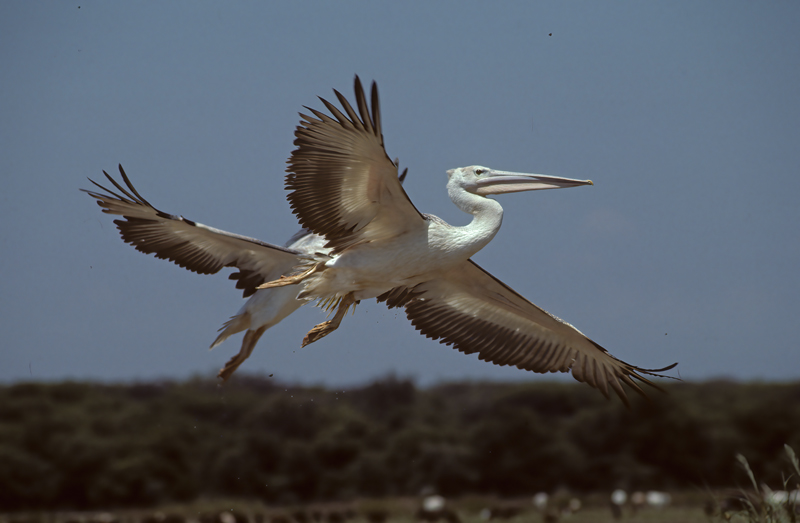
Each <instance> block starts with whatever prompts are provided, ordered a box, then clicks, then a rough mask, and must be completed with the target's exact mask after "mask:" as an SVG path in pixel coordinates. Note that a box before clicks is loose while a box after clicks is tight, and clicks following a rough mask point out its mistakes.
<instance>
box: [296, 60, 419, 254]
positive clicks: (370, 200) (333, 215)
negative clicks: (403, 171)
mask: <svg viewBox="0 0 800 523" xmlns="http://www.w3.org/2000/svg"><path fill="white" fill-rule="evenodd" d="M334 93H336V97H337V98H338V99H339V102H340V103H341V104H342V108H343V109H344V111H345V113H347V114H346V115H345V114H343V113H342V112H341V111H340V110H339V109H337V108H336V106H334V105H333V104H332V103H330V102H328V101H327V100H324V99H322V98H320V100H322V103H323V104H325V107H327V108H328V110H329V111H330V112H331V114H332V115H333V118H332V117H330V116H328V115H326V114H324V113H322V112H320V111H317V110H314V109H311V108H308V107H307V109H308V110H309V111H311V112H312V113H313V114H314V116H316V118H312V117H310V116H306V115H304V114H302V113H301V114H300V116H301V117H302V118H303V120H301V122H300V125H299V126H298V127H297V130H296V131H295V137H296V139H295V141H294V144H295V145H296V146H297V149H295V150H294V151H293V152H292V155H291V157H290V158H289V162H288V163H289V167H288V168H287V172H288V173H289V174H287V175H286V189H287V190H289V191H291V192H290V193H289V195H288V196H287V198H288V200H289V203H290V204H291V207H292V209H293V211H294V213H295V214H296V215H297V218H298V220H299V221H300V223H301V224H302V225H303V227H307V228H309V229H311V230H312V231H314V232H315V233H317V234H320V235H322V236H325V238H326V240H328V243H327V246H328V247H330V248H332V249H333V251H334V252H338V251H341V250H343V249H345V248H347V247H349V246H351V245H355V244H358V243H361V242H366V241H375V240H381V239H384V238H391V237H395V236H397V235H400V234H402V233H403V232H406V231H409V230H411V229H413V228H415V227H424V226H425V218H424V217H423V216H422V214H420V212H419V211H418V210H417V209H416V208H415V207H414V205H413V204H412V203H411V200H409V198H408V196H407V195H406V193H405V191H404V190H403V187H402V186H401V183H400V181H399V180H398V176H397V166H396V165H395V163H393V162H392V161H391V160H390V159H389V157H388V156H387V155H386V151H385V149H384V146H383V134H382V132H381V116H380V104H379V102H378V87H377V86H376V85H375V83H373V84H372V114H370V111H369V109H368V107H367V100H366V94H365V93H364V89H363V87H362V86H361V80H359V78H358V76H356V79H355V93H356V105H357V107H358V112H356V111H355V110H354V109H353V107H352V106H351V105H350V104H349V103H348V102H347V100H346V99H345V97H344V96H342V95H341V94H340V93H339V92H338V91H334Z"/></svg>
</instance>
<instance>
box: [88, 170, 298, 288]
mask: <svg viewBox="0 0 800 523" xmlns="http://www.w3.org/2000/svg"><path fill="white" fill-rule="evenodd" d="M119 172H120V175H121V176H122V180H123V181H124V182H125V186H126V187H123V186H122V185H121V184H120V183H119V182H117V181H116V180H114V179H113V178H112V177H111V176H109V175H108V173H106V172H105V171H103V174H105V176H106V178H107V179H108V181H109V182H111V183H112V184H113V185H114V187H115V188H116V189H117V191H119V192H120V193H121V194H117V193H116V192H114V191H112V190H110V189H108V188H106V187H103V186H102V185H100V184H99V183H97V182H95V181H93V180H89V181H91V182H92V183H93V184H95V185H96V186H97V187H99V188H100V189H101V190H102V191H105V192H97V191H88V190H86V189H82V190H83V191H84V192H86V193H88V194H89V195H90V196H92V197H93V198H96V199H97V203H98V205H100V207H102V208H103V212H104V213H107V214H116V215H120V216H122V217H123V218H124V219H123V220H114V223H115V224H116V225H117V229H119V232H120V236H122V240H123V241H125V242H126V243H129V244H131V245H132V246H133V247H134V248H136V250H138V251H141V252H143V253H146V254H155V256H156V258H161V259H164V260H169V261H171V262H174V263H175V264H177V265H179V266H181V267H183V268H185V269H188V270H190V271H193V272H196V273H199V274H215V273H217V272H219V271H220V269H222V268H223V267H236V268H237V269H239V271H238V272H234V273H233V274H231V275H230V276H229V278H230V279H232V280H237V281H236V288H238V289H242V290H243V291H244V296H245V297H247V296H250V295H251V294H253V293H254V292H255V291H256V287H258V286H259V285H261V284H262V283H265V282H268V281H271V280H275V279H278V278H280V276H281V275H283V274H286V273H288V272H289V271H291V269H292V268H293V267H294V266H295V265H297V264H298V263H299V262H300V255H301V253H299V252H296V251H293V250H291V249H286V248H284V247H278V246H277V245H271V244H269V243H265V242H262V241H260V240H256V239H255V238H248V237H247V236H240V235H238V234H233V233H229V232H225V231H221V230H219V229H214V228H213V227H208V226H206V225H203V224H202V223H197V222H193V221H191V220H187V219H186V218H184V217H183V216H176V215H173V214H167V213H165V212H162V211H159V210H158V209H156V208H155V207H153V206H152V205H150V203H149V202H148V201H147V200H145V199H144V198H142V196H141V195H139V193H138V192H137V191H136V189H135V188H134V187H133V184H132V183H131V181H130V180H129V179H128V176H127V175H126V174H125V171H124V170H123V169H122V166H121V165H120V166H119Z"/></svg>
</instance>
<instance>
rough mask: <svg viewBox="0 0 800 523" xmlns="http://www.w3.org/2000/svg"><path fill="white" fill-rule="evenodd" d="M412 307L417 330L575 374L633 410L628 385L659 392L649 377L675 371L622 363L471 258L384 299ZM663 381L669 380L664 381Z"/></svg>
mask: <svg viewBox="0 0 800 523" xmlns="http://www.w3.org/2000/svg"><path fill="white" fill-rule="evenodd" d="M378 301H385V302H386V304H387V305H388V306H389V307H390V308H391V307H400V306H404V307H405V309H406V315H407V316H408V319H409V320H411V323H412V325H414V327H416V328H417V330H419V331H420V332H421V333H422V334H424V335H425V336H427V337H428V338H432V339H434V340H437V339H438V340H440V343H444V344H446V345H453V346H454V347H455V348H456V349H458V350H459V351H461V352H464V353H466V354H472V353H474V352H477V353H478V356H479V358H480V359H482V360H485V361H490V362H492V363H495V364H497V365H515V366H517V367H518V368H520V369H525V370H531V371H534V372H540V373H545V372H568V371H572V376H573V377H574V378H575V379H576V380H578V381H581V382H584V383H587V384H589V385H591V386H592V387H595V388H596V389H598V390H600V392H602V393H603V395H604V396H606V397H608V396H609V394H608V388H609V387H611V388H612V389H613V390H614V392H616V393H617V395H618V396H619V397H620V399H622V401H623V402H624V403H625V404H626V405H628V399H627V396H626V394H625V390H624V389H623V388H622V386H621V382H622V383H625V384H627V385H629V386H630V387H631V388H633V389H634V390H635V391H636V392H638V393H640V394H642V395H644V391H642V389H641V388H640V387H639V386H638V385H637V384H636V382H634V381H633V378H635V379H637V380H639V381H641V382H642V383H646V384H647V385H650V386H652V387H655V388H659V387H658V386H657V385H655V384H654V383H653V382H651V381H650V380H648V379H647V378H645V377H644V376H642V374H650V375H654V376H659V375H658V374H654V373H655V372H661V371H665V370H668V369H671V368H672V367H674V366H675V365H677V364H674V365H671V366H669V367H665V368H663V369H641V368H639V367H635V366H633V365H630V364H629V363H625V362H624V361H621V360H619V359H617V358H615V357H614V356H612V355H611V354H609V352H608V351H607V350H606V349H604V348H603V347H601V346H600V345H598V344H597V343H595V342H593V341H592V340H590V339H589V338H587V337H586V336H585V335H583V334H582V333H581V332H580V331H579V330H578V329H576V328H575V327H573V326H572V325H570V324H569V323H566V322H564V321H562V320H560V319H558V318H556V317H555V316H553V315H552V314H550V313H548V312H546V311H545V310H543V309H541V308H539V307H537V306H536V305H534V304H533V303H531V302H529V301H528V300H526V299H525V298H523V297H522V296H520V295H519V294H517V293H516V292H515V291H514V290H513V289H511V288H510V287H508V286H507V285H506V284H504V283H503V282H501V281H500V280H498V279H497V278H495V277H494V276H492V275H491V274H489V273H488V272H486V271H485V270H483V269H482V268H480V267H479V266H478V265H477V264H476V263H475V262H473V261H472V260H467V261H466V262H464V263H462V264H461V265H459V266H457V267H455V268H454V269H452V270H449V271H447V272H446V273H445V274H443V276H442V277H441V278H436V279H433V280H429V281H426V282H423V283H420V284H418V285H416V286H414V287H413V288H405V287H398V288H395V289H392V290H391V291H389V292H387V293H385V294H383V295H381V296H379V297H378ZM659 377H662V376H659Z"/></svg>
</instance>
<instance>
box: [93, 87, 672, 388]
mask: <svg viewBox="0 0 800 523" xmlns="http://www.w3.org/2000/svg"><path fill="white" fill-rule="evenodd" d="M334 93H335V94H336V97H337V98H338V99H339V102H340V103H341V105H342V108H343V110H344V113H343V112H342V111H340V110H339V109H338V108H337V107H336V106H335V105H333V104H332V103H330V102H328V101H326V100H324V99H320V100H321V101H322V103H323V104H324V105H325V107H327V109H328V110H329V111H330V113H331V114H332V115H333V117H331V116H329V115H327V114H325V113H322V112H320V111H317V110H314V109H311V108H307V109H308V110H309V111H311V112H312V113H313V115H314V116H315V117H316V118H313V117H310V116H307V115H304V114H302V113H301V115H300V116H301V117H302V120H301V122H300V125H299V126H298V127H297V129H296V131H295V137H296V140H295V142H294V144H295V145H296V146H297V148H296V149H295V150H294V151H293V152H292V155H291V157H290V158H289V161H288V163H289V167H288V168H287V172H288V174H287V176H286V188H287V189H288V190H289V191H291V192H290V193H289V195H288V199H289V202H290V204H291V207H292V209H293V212H294V214H295V215H296V216H297V218H298V220H299V221H300V224H301V225H302V226H303V227H304V228H305V229H308V230H309V231H311V232H313V233H314V234H316V235H318V236H320V237H324V241H325V244H324V247H325V249H320V248H318V245H319V244H316V245H315V246H314V247H313V248H311V249H305V250H304V251H303V252H299V250H291V249H282V248H280V247H276V246H273V245H269V244H265V243H263V242H260V241H258V240H254V239H251V238H245V237H242V236H238V235H233V234H230V233H224V232H222V231H218V230H216V229H212V228H210V227H206V226H202V225H200V224H196V223H194V222H190V221H188V220H185V219H183V218H180V217H175V216H171V215H166V214H164V213H161V212H160V211H157V210H155V209H154V208H153V207H152V206H150V205H149V204H148V203H147V202H146V201H145V200H144V199H143V198H141V196H139V195H138V193H136V192H135V190H134V189H133V187H132V186H131V185H130V183H129V182H128V181H127V179H126V177H125V175H124V173H123V178H125V179H126V183H127V185H128V187H129V189H131V191H132V192H133V193H134V194H133V195H131V194H129V193H128V192H126V191H125V190H124V189H123V188H122V187H121V186H120V185H119V184H117V183H116V182H114V181H113V180H111V178H110V177H109V179H110V180H111V181H112V183H114V185H115V186H116V187H117V189H119V190H120V191H122V192H123V193H124V194H125V196H127V198H128V199H129V200H126V198H123V197H121V196H118V195H113V197H112V196H108V195H103V194H99V193H95V192H89V191H87V192H89V194H91V195H92V196H94V197H95V198H98V200H100V201H99V202H98V203H100V205H101V206H103V207H104V209H105V212H108V213H112V214H122V215H123V216H125V217H126V218H127V222H122V221H119V220H118V221H116V223H117V225H118V227H119V228H120V231H121V233H122V236H123V239H124V240H125V241H127V242H129V243H131V244H133V245H134V246H135V247H136V248H137V249H139V250H141V251H143V252H153V253H155V254H156V256H158V257H161V258H168V259H171V260H173V261H175V262H176V263H178V264H179V265H182V266H185V267H187V268H190V269H192V270H195V271H196V272H201V273H210V272H217V271H218V270H219V269H220V268H222V267H223V266H235V267H237V268H238V269H239V272H238V273H234V274H232V275H231V278H233V279H238V280H239V282H238V284H237V287H240V288H244V289H245V293H246V294H245V295H247V292H248V291H249V292H253V291H255V290H277V291H283V290H286V292H287V293H289V294H287V295H286V296H288V297H290V298H287V299H285V300H282V303H286V302H288V303H289V304H290V305H285V307H287V308H290V310H288V312H286V313H285V314H283V315H282V316H280V315H276V317H277V316H280V318H283V317H285V316H286V315H288V314H289V313H291V312H292V311H294V310H295V309H296V308H297V307H298V306H299V305H297V304H296V303H295V302H296V301H298V300H299V301H302V302H306V301H313V300H316V301H317V302H318V304H319V305H322V306H324V307H327V308H328V309H333V308H336V313H335V314H334V316H333V318H332V319H331V320H329V321H326V322H323V323H321V324H319V325H317V326H316V327H314V328H313V329H312V330H311V331H310V332H309V333H308V335H307V336H306V337H305V339H304V340H303V345H304V346H305V345H307V344H309V343H312V342H314V341H316V340H318V339H320V338H322V337H324V336H326V335H328V334H329V333H331V332H332V331H334V330H335V329H337V328H338V327H339V324H340V323H341V321H342V318H343V317H344V316H345V314H346V313H347V311H348V309H349V308H350V307H351V306H354V305H355V304H357V303H358V302H359V301H360V300H362V299H367V298H377V300H378V301H379V302H386V304H387V305H388V306H389V307H390V308H392V307H404V308H405V311H406V315H407V316H408V318H409V319H410V320H411V323H412V325H414V326H415V327H416V328H417V329H418V330H419V331H420V332H421V333H422V334H424V335H425V336H427V337H429V338H432V339H435V340H436V339H438V340H440V343H445V344H447V345H453V346H454V347H455V348H456V349H458V350H460V351H462V352H464V353H467V354H471V353H478V356H479V358H480V359H482V360H485V361H490V362H492V363H495V364H498V365H515V366H517V367H518V368H520V369H526V370H531V371H534V372H540V373H545V372H568V371H572V375H573V377H574V378H575V379H576V380H578V381H581V382H585V383H588V384H589V385H591V386H593V387H595V388H597V389H598V390H600V392H602V393H603V395H604V396H606V397H609V388H611V389H612V390H614V392H616V394H617V395H618V396H619V397H620V398H621V399H622V401H623V402H624V403H625V404H628V400H627V396H626V393H625V390H624V389H623V387H622V385H621V383H625V384H627V385H628V386H630V387H631V388H633V389H634V390H635V391H637V392H638V393H640V394H642V395H644V391H643V390H642V389H641V388H640V387H639V385H637V383H636V382H634V381H633V379H634V378H635V379H637V380H639V381H641V382H643V383H646V384H648V385H651V386H653V387H656V388H658V387H657V385H655V384H654V383H653V382H651V381H650V380H648V379H647V378H645V377H644V376H643V374H650V375H655V376H660V375H658V374H654V373H656V372H662V371H664V370H668V369H670V368H672V367H674V366H675V364H673V365H671V366H669V367H665V368H663V369H642V368H639V367H635V366H633V365H630V364H628V363H625V362H623V361H621V360H619V359H617V358H615V357H614V356H612V355H611V354H609V353H608V351H606V350H605V349H604V348H603V347H601V346H600V345H598V344H597V343H595V342H594V341H592V340H590V339H589V338H587V337H586V336H585V335H583V334H582V333H581V332H580V331H578V330H577V329H575V328H574V327H573V326H572V325H570V324H568V323H566V322H564V321H562V320H560V319H559V318H556V317H555V316H553V315H551V314H549V313H547V312H546V311H544V310H543V309H541V308H539V307H537V306H536V305H534V304H533V303H531V302H529V301H528V300H526V299H525V298H523V297H522V296H520V295H519V294H517V293H516V292H514V291H513V290H512V289H511V288H510V287H508V286H507V285H505V284H504V283H502V282H500V281H499V280H497V279H496V278H495V277H493V276H492V275H490V274H489V273H487V272H486V271H484V270H483V269H481V268H480V267H479V266H478V265H477V264H475V263H474V262H473V261H472V260H471V259H470V257H471V256H472V255H473V254H475V253H476V252H478V251H479V250H481V249H482V248H483V247H484V246H486V245H487V244H488V243H489V242H490V241H491V240H492V238H493V237H494V235H495V234H496V233H497V231H498V230H499V229H500V225H501V222H502V218H503V209H502V207H501V206H500V204H499V203H497V202H496V201H495V200H493V199H491V198H488V196H490V195H496V194H504V193H510V192H519V191H531V190H539V189H558V188H565V187H577V186H580V185H592V182H591V181H589V180H572V179H568V178H560V177H555V176H545V175H538V174H522V173H511V172H506V171H498V170H494V169H490V168H487V167H482V166H477V165H474V166H470V167H462V168H458V169H452V170H450V171H448V172H447V175H448V182H447V190H448V194H449V195H450V198H451V199H452V200H453V203H455V204H456V206H457V207H458V208H459V209H461V210H463V211H464V212H466V213H469V214H471V215H472V216H473V219H472V221H471V223H470V224H469V225H466V226H464V227H454V226H451V225H449V224H447V223H445V222H444V221H443V220H441V219H439V218H437V217H435V216H433V215H428V214H422V213H420V212H419V211H418V210H417V209H416V208H415V207H414V205H413V204H412V203H411V201H410V200H409V198H408V196H407V195H406V193H405V191H404V190H403V188H402V185H401V183H400V181H399V180H398V176H397V173H398V169H397V165H396V163H394V162H392V161H391V160H390V159H389V157H388V156H387V154H386V151H385V149H384V144H383V134H382V132H381V117H380V107H379V102H378V90H377V86H376V84H375V83H374V82H373V84H372V93H371V94H372V100H371V105H372V111H371V112H370V110H369V107H368V105H367V97H366V94H365V92H364V89H363V87H362V85H361V81H360V80H359V78H358V77H356V79H355V95H356V107H357V108H358V111H356V110H354V109H353V107H352V106H351V105H350V104H349V103H348V101H347V100H346V99H345V97H344V96H342V95H341V94H340V93H339V92H338V91H335V90H334ZM345 113H346V114H345ZM106 176H108V175H106ZM103 189H104V190H107V189H105V188H103ZM109 192H110V191H109ZM120 202H121V203H120ZM121 206H124V207H125V208H121ZM133 209H139V210H142V209H146V211H144V212H145V214H146V216H144V217H141V216H138V215H137V214H136V212H135V211H134V210H133ZM154 216H155V217H156V218H157V219H156V218H154ZM209 237H213V238H214V239H213V241H211V242H209V241H208V238H209ZM276 260H279V261H276ZM295 285H297V287H295ZM287 289H294V290H291V291H290V290H287ZM256 296H258V295H256ZM291 298H296V300H294V301H293V300H292V299H291ZM254 299H255V297H254V298H251V301H253V300H254ZM265 299H267V298H265ZM249 303H250V302H248V304H249ZM248 304H245V307H243V311H245V313H246V312H248V311H247V310H245V309H247V308H248ZM281 312H283V310H282V311H281ZM245 313H242V311H240V314H239V315H237V316H235V317H234V318H233V319H232V320H231V321H230V322H229V323H228V324H226V325H225V326H224V328H225V330H224V331H223V332H222V334H221V335H220V338H221V339H219V338H218V340H217V342H219V341H222V339H224V338H225V337H227V335H226V332H227V331H228V330H230V331H231V332H230V334H232V333H234V332H238V331H240V330H244V329H245V328H248V327H247V326H242V327H241V328H240V327H239V325H238V323H239V322H240V321H241V322H242V323H243V324H244V323H245V320H237V318H243V317H245V316H246V314H245ZM250 314H251V315H252V312H251V313H250ZM248 321H250V320H248ZM278 321H279V320H278ZM268 326H269V325H267V326H266V327H264V326H263V325H262V326H261V327H259V328H263V329H264V330H266V328H268ZM261 333H263V330H261V332H260V333H259V330H258V329H256V330H255V331H253V330H249V331H248V333H247V335H246V338H247V336H251V337H254V338H255V340H257V339H258V336H260V335H261ZM255 340H254V341H253V342H252V344H251V345H254V344H255ZM217 342H215V344H216V343H217ZM246 342H247V339H246V340H245V343H246ZM245 343H243V346H242V351H241V352H240V354H239V356H237V357H240V356H241V355H242V353H244V352H246V351H245ZM249 350H252V346H251V347H250V349H249ZM247 354H249V352H248V353H247ZM244 358H246V355H245V356H244ZM244 358H241V359H242V360H243V359H244ZM235 359H236V358H234V360H235ZM232 361H233V360H232ZM236 365H238V364H236ZM234 368H235V367H234ZM223 372H224V369H223ZM221 374H222V373H221Z"/></svg>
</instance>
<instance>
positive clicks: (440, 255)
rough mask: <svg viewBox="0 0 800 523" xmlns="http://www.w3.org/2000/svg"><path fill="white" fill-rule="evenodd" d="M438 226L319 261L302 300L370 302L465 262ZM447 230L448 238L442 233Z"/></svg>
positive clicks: (466, 255)
mask: <svg viewBox="0 0 800 523" xmlns="http://www.w3.org/2000/svg"><path fill="white" fill-rule="evenodd" d="M447 227H448V228H449V229H450V231H445V230H442V226H441V224H430V225H429V226H428V228H427V230H426V231H425V232H426V233H425V234H424V235H421V234H404V235H401V236H399V237H395V238H392V239H391V240H386V241H373V242H367V243H362V244H358V245H355V246H353V247H350V248H348V249H346V250H345V251H343V252H341V253H339V254H337V255H334V256H333V257H332V258H331V259H330V260H327V261H325V262H322V263H323V267H322V268H321V270H319V271H318V272H316V273H315V274H313V275H311V276H310V277H309V278H307V279H306V280H305V282H304V283H305V287H304V289H303V292H302V293H301V295H302V297H303V298H306V299H316V298H320V299H326V298H331V297H342V296H344V295H346V294H348V293H351V292H352V293H353V295H354V296H355V298H356V299H357V300H363V299H368V298H375V297H377V296H380V295H381V294H383V293H384V292H386V291H389V290H391V289H393V288H395V287H399V286H408V287H410V286H414V285H416V284H418V283H420V282H423V281H426V280H429V279H431V278H432V277H435V276H436V275H437V274H439V273H441V272H443V271H447V270H448V269H449V268H450V267H452V266H453V265H455V264H458V263H461V262H463V261H464V260H466V259H468V258H469V257H470V256H471V255H472V254H473V252H472V251H471V249H465V248H464V247H463V246H462V245H460V244H459V242H458V241H456V239H457V236H456V235H453V234H452V232H451V231H453V232H454V231H455V230H457V228H452V227H449V226H447ZM448 232H450V234H447V233H448Z"/></svg>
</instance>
